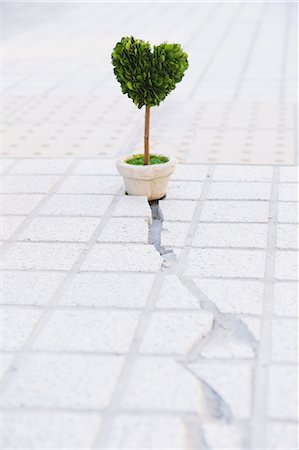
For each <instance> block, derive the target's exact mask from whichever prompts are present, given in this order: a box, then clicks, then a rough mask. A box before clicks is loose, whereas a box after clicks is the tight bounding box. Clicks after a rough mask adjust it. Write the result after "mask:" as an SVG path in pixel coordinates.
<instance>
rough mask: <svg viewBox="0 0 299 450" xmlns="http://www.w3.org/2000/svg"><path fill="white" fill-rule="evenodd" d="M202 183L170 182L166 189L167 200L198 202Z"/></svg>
mask: <svg viewBox="0 0 299 450" xmlns="http://www.w3.org/2000/svg"><path fill="white" fill-rule="evenodd" d="M201 190H202V183H200V182H196V181H181V182H180V181H170V182H169V185H168V189H167V197H166V198H167V199H178V200H180V199H186V200H198V199H199V198H200V194H201Z"/></svg>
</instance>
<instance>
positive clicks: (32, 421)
mask: <svg viewBox="0 0 299 450" xmlns="http://www.w3.org/2000/svg"><path fill="white" fill-rule="evenodd" d="M2 420H3V448H5V449H7V450H8V449H10V450H13V449H15V450H17V449H18V450H21V449H22V450H23V449H24V448H28V449H29V448H30V449H37V448H38V449H40V450H49V449H54V448H55V449H67V448H72V449H77V450H79V449H82V448H90V447H91V445H92V443H93V441H94V439H95V437H96V433H97V429H98V428H99V426H100V423H101V417H100V415H99V414H97V413H88V414H84V413H81V414H80V413H79V414H78V413H71V412H57V411H55V412H51V411H42V412H41V411H38V412H29V411H19V412H13V411H6V412H5V413H4V414H3V419H2Z"/></svg>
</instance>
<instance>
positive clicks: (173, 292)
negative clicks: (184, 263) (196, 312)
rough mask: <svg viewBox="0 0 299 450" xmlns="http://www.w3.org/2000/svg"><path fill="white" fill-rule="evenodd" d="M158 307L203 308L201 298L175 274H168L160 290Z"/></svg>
mask: <svg viewBox="0 0 299 450" xmlns="http://www.w3.org/2000/svg"><path fill="white" fill-rule="evenodd" d="M156 307H157V308H174V309H189V308H193V309H201V308H200V305H199V300H198V299H197V298H196V297H195V296H194V295H193V294H192V293H191V291H190V290H189V289H187V288H186V287H185V286H184V285H183V284H182V283H181V281H180V280H179V279H178V277H177V276H175V275H168V276H167V277H166V278H165V279H164V281H163V285H162V288H161V290H160V292H159V298H158V301H157V303H156Z"/></svg>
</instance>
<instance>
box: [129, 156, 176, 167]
mask: <svg viewBox="0 0 299 450" xmlns="http://www.w3.org/2000/svg"><path fill="white" fill-rule="evenodd" d="M168 161H169V159H168V158H166V156H162V155H150V160H149V163H150V164H163V163H167V162H168ZM126 163H128V164H133V165H135V166H143V164H144V155H142V154H140V155H133V156H131V157H130V158H128V159H127V160H126Z"/></svg>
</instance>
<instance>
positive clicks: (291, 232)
mask: <svg viewBox="0 0 299 450" xmlns="http://www.w3.org/2000/svg"><path fill="white" fill-rule="evenodd" d="M277 247H278V248H286V249H298V225H295V224H283V225H278V226H277Z"/></svg>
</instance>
